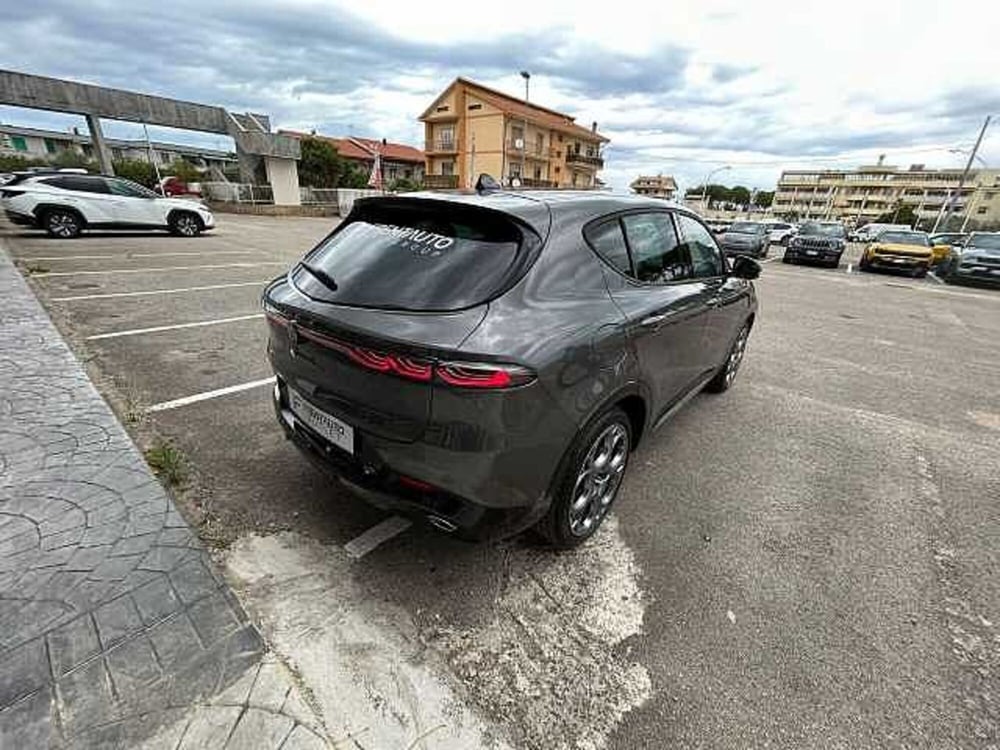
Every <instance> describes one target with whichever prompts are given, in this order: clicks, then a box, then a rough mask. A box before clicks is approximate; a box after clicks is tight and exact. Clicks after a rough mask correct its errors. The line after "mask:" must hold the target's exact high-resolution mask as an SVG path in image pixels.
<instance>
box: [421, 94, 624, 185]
mask: <svg viewBox="0 0 1000 750" xmlns="http://www.w3.org/2000/svg"><path fill="white" fill-rule="evenodd" d="M419 119H420V121H421V122H423V123H424V132H425V135H426V145H425V148H424V151H425V152H426V154H427V162H426V176H425V178H424V184H425V185H427V186H428V187H440V188H454V187H466V188H468V187H473V186H474V185H475V183H476V179H477V178H478V177H479V175H480V174H482V173H486V174H489V175H491V176H492V177H494V178H496V179H498V180H501V181H502V182H504V183H506V184H515V183H514V181H515V180H517V181H518V182H519V183H520V184H521V185H524V186H525V187H569V188H573V187H576V188H592V187H599V186H600V182H599V181H598V179H597V173H598V172H599V171H600V170H601V169H603V168H604V156H603V154H602V147H603V145H604V144H605V143H607V142H608V139H607V138H605V137H604V136H603V135H601V134H600V133H598V132H597V123H596V122H595V123H594V124H593V126H592V127H590V128H589V129H588V128H585V127H581V126H580V125H577V124H576V122H575V121H574V119H573V118H572V117H571V116H569V115H567V114H563V113H562V112H556V111H555V110H552V109H547V108H545V107H540V106H538V105H537V104H531V103H529V102H527V101H525V100H524V99H518V98H517V97H513V96H509V95H507V94H504V93H502V92H500V91H495V90H494V89H491V88H487V87H486V86H482V85H480V84H478V83H475V82H473V81H470V80H468V79H465V78H456V79H455V80H454V81H452V83H451V84H450V85H449V86H448V88H446V89H445V90H444V91H443V92H442V93H441V94H440V95H439V96H438V97H437V98H436V99H435V100H434V102H433V103H432V104H431V106H430V107H428V108H427V110H426V111H425V112H424V113H423V114H422V115H420V118H419Z"/></svg>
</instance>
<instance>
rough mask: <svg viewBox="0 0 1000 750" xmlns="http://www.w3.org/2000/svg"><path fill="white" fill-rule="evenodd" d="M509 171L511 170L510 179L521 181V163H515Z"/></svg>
mask: <svg viewBox="0 0 1000 750" xmlns="http://www.w3.org/2000/svg"><path fill="white" fill-rule="evenodd" d="M508 170H509V172H508V175H507V176H508V177H510V179H512V180H519V179H521V165H520V164H519V163H517V162H513V163H512V164H511V165H510V166H509V167H508Z"/></svg>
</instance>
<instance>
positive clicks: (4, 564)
mask: <svg viewBox="0 0 1000 750" xmlns="http://www.w3.org/2000/svg"><path fill="white" fill-rule="evenodd" d="M0 301H2V306H0V748H2V750H7V748H18V749H20V748H46V747H56V748H63V747H86V748H92V747H128V748H131V747H137V746H140V745H142V744H143V742H147V741H148V742H149V743H150V744H149V745H148V746H149V747H169V748H172V749H173V748H178V747H199V748H212V747H224V746H228V747H234V748H247V747H253V748H256V747H261V748H265V747H266V748H276V747H283V748H285V750H292V749H293V748H309V747H325V746H327V745H328V744H332V743H328V740H327V739H325V738H326V735H325V733H324V732H323V730H322V727H321V726H319V724H318V723H317V721H316V720H315V716H314V715H313V714H312V713H311V712H310V711H309V710H308V709H307V708H306V707H305V704H304V703H303V702H302V701H301V699H300V698H299V697H298V694H297V691H296V690H295V688H294V687H293V685H294V683H293V682H292V680H291V676H290V674H289V673H288V672H287V670H284V668H283V667H282V666H281V664H280V663H278V662H276V661H273V660H270V659H266V658H264V657H263V653H264V644H263V642H262V640H261V637H260V635H259V634H258V632H257V631H256V629H255V628H254V627H253V625H252V624H251V623H249V622H248V619H247V616H246V614H245V613H244V611H243V609H242V607H241V606H240V604H239V602H238V601H237V600H236V599H235V597H234V596H233V595H232V593H231V592H230V591H229V589H228V587H227V586H226V585H225V583H224V582H223V581H222V579H221V578H220V577H219V576H218V575H217V573H216V572H215V571H214V570H213V567H212V564H211V561H210V559H209V557H208V555H207V553H206V552H205V550H204V549H203V548H202V547H201V545H200V544H199V542H198V540H197V538H196V537H195V536H194V534H193V533H192V531H191V529H190V528H188V526H187V524H186V523H185V521H184V519H183V518H182V517H181V516H180V515H179V514H178V512H177V510H176V509H175V508H174V506H173V503H172V502H171V500H170V498H169V497H168V496H167V495H166V493H165V492H164V490H163V489H162V487H161V486H160V484H159V483H158V482H157V480H156V478H155V477H154V476H153V475H152V474H151V473H150V471H149V469H148V468H147V466H146V464H145V461H144V460H143V458H142V456H141V455H140V454H139V452H138V450H137V449H136V448H135V446H134V445H133V444H132V442H131V440H130V439H129V437H128V435H127V434H126V433H125V431H124V429H123V428H122V427H121V425H120V424H119V423H118V421H117V420H116V418H115V416H114V415H113V413H112V412H111V410H110V409H109V408H108V406H107V404H106V403H105V402H104V401H103V400H102V399H101V397H100V395H99V394H98V393H97V391H96V390H95V388H94V386H93V385H92V384H91V383H90V381H89V380H88V378H87V376H86V374H85V373H84V371H83V369H82V367H81V366H80V364H79V363H78V362H77V360H76V359H75V357H74V356H73V354H72V352H71V351H70V350H69V348H68V347H67V346H66V344H65V343H64V342H63V340H62V338H61V337H60V336H59V333H58V332H57V331H56V329H55V327H54V326H53V325H52V323H51V322H50V321H49V319H48V317H47V316H46V314H45V312H44V310H43V309H42V308H41V306H40V304H39V303H38V301H37V300H36V298H35V296H34V294H33V293H32V292H31V290H30V289H29V288H28V286H27V284H26V283H25V282H24V280H23V279H22V278H21V276H20V275H19V274H18V272H17V270H16V269H15V268H14V266H13V264H12V263H11V261H10V259H9V258H8V256H7V255H6V253H5V252H4V250H3V248H2V247H0ZM262 675H263V677H262ZM241 691H242V692H241Z"/></svg>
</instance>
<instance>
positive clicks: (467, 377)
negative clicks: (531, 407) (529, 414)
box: [435, 362, 535, 388]
mask: <svg viewBox="0 0 1000 750" xmlns="http://www.w3.org/2000/svg"><path fill="white" fill-rule="evenodd" d="M435 370H436V372H437V376H438V378H439V379H440V380H441V381H442V382H444V383H447V384H448V385H451V386H454V387H456V388H513V387H514V386H518V385H525V384H527V383H530V382H531V381H532V380H534V379H535V374H534V373H533V372H532V371H531V370H529V369H527V368H525V367H520V366H518V365H491V364H481V363H475V364H473V363H468V362H448V363H445V364H441V365H438V366H437V367H436V368H435Z"/></svg>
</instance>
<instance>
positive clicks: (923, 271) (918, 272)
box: [913, 266, 927, 279]
mask: <svg viewBox="0 0 1000 750" xmlns="http://www.w3.org/2000/svg"><path fill="white" fill-rule="evenodd" d="M925 276H927V266H917V267H916V268H914V269H913V278H915V279H922V278H924V277H925Z"/></svg>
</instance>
